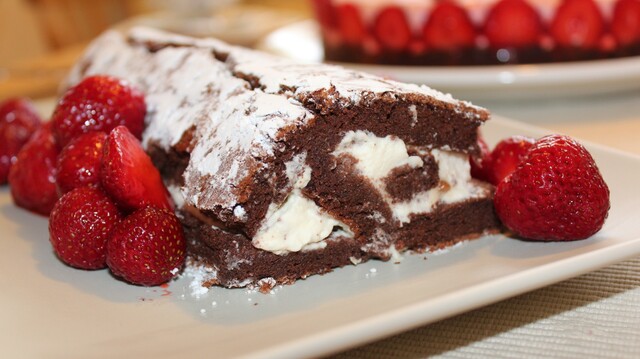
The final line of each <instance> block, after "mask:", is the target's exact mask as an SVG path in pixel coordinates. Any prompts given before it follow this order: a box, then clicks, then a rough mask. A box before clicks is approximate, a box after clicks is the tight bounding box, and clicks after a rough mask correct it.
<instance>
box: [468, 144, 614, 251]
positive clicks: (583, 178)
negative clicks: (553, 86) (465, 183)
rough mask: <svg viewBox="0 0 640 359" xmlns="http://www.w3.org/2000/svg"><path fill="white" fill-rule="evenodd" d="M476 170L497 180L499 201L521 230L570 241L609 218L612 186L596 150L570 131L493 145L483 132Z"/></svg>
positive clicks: (504, 217) (508, 222)
mask: <svg viewBox="0 0 640 359" xmlns="http://www.w3.org/2000/svg"><path fill="white" fill-rule="evenodd" d="M479 145H480V149H481V154H480V155H479V156H477V157H472V158H471V159H470V162H471V169H472V176H474V177H475V178H478V179H481V180H485V181H488V182H490V183H492V184H494V185H495V186H496V192H495V197H494V205H495V209H496V213H497V214H498V217H499V218H500V220H501V221H502V223H503V224H504V225H505V226H506V227H507V228H508V229H509V230H511V231H512V232H513V233H514V234H516V235H517V236H520V237H522V238H526V239H531V240H541V241H570V240H579V239H584V238H588V237H590V236H592V235H593V234H595V233H596V232H598V231H599V230H600V229H601V228H602V226H603V224H604V221H605V220H606V218H607V215H608V212H609V207H610V201H609V188H608V187H607V184H606V183H605V182H604V179H603V178H602V174H601V173H600V171H599V169H598V167H597V166H596V163H595V161H594V160H593V157H591V154H590V153H589V152H588V151H587V150H586V149H585V148H584V146H582V145H581V144H580V143H578V142H577V141H575V140H574V139H572V138H570V137H568V136H562V135H550V136H545V137H542V138H540V139H538V140H534V139H532V138H528V137H524V136H513V137H510V138H507V139H504V140H502V141H500V142H499V143H498V144H497V145H496V147H495V148H494V149H493V151H489V149H488V146H487V145H486V143H485V142H484V141H483V140H482V138H479Z"/></svg>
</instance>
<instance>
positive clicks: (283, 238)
mask: <svg viewBox="0 0 640 359" xmlns="http://www.w3.org/2000/svg"><path fill="white" fill-rule="evenodd" d="M305 158H306V153H302V154H299V155H297V156H296V157H294V158H293V160H291V161H290V162H288V163H286V173H287V177H288V178H289V181H290V183H292V184H293V190H292V191H291V193H290V194H289V196H288V197H287V199H286V200H285V201H284V203H283V204H281V205H277V204H275V203H272V204H271V205H270V206H269V209H268V210H267V215H266V217H265V220H264V222H263V223H262V225H261V227H260V229H259V230H258V232H257V233H256V234H255V235H254V237H253V240H252V243H253V245H254V246H255V247H256V248H260V249H263V250H266V251H269V252H273V253H275V254H286V253H288V252H298V251H301V250H312V249H318V248H324V247H325V246H326V243H324V242H323V240H324V239H326V238H327V237H329V236H331V234H332V233H333V232H334V228H336V227H337V228H340V229H341V232H342V233H344V234H345V235H347V236H353V233H351V232H350V231H349V228H348V226H347V225H346V224H344V223H342V222H341V221H339V220H337V219H335V218H333V217H332V216H330V215H329V214H328V213H326V212H324V211H323V210H322V209H321V208H320V207H318V205H316V204H315V202H313V201H312V200H311V199H309V198H307V197H305V196H304V195H303V194H302V192H301V189H302V188H304V187H305V186H306V185H307V184H308V183H309V181H310V180H311V168H310V167H309V166H307V165H306V164H305Z"/></svg>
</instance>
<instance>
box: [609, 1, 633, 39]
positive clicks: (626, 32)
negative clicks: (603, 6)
mask: <svg viewBox="0 0 640 359" xmlns="http://www.w3.org/2000/svg"><path fill="white" fill-rule="evenodd" d="M611 32H612V33H613V36H614V37H615V38H616V40H618V42H619V43H620V44H621V45H625V46H626V45H631V44H633V43H636V42H638V41H640V0H618V2H616V4H615V6H614V8H613V20H612V21H611Z"/></svg>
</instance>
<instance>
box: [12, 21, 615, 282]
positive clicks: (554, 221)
mask: <svg viewBox="0 0 640 359" xmlns="http://www.w3.org/2000/svg"><path fill="white" fill-rule="evenodd" d="M65 87H66V88H67V90H66V92H65V93H64V94H63V95H62V97H61V99H60V101H59V102H58V105H57V107H56V109H55V111H54V113H53V115H52V118H51V120H50V121H48V122H46V123H45V124H44V125H42V124H41V122H40V119H39V117H34V116H33V112H32V111H31V110H30V106H29V104H28V102H26V101H21V100H15V101H9V102H7V103H6V104H5V105H0V114H3V115H2V116H0V134H1V135H3V136H4V138H5V140H6V141H7V143H8V144H10V146H0V156H4V157H6V158H8V160H7V163H8V165H7V167H8V172H9V174H8V182H9V185H10V186H11V195H12V197H13V199H14V202H15V203H16V204H17V205H18V206H20V207H23V208H25V209H28V210H31V211H33V212H35V213H38V214H42V215H48V216H49V241H50V243H51V245H52V246H53V250H54V252H55V253H56V255H57V256H58V257H59V258H60V260H61V261H62V262H64V263H66V264H68V265H70V266H73V267H77V268H80V269H85V270H98V269H103V268H107V267H108V268H109V270H110V271H111V272H112V273H113V274H114V275H115V276H117V277H120V278H122V279H124V280H126V281H128V282H131V283H133V284H138V285H146V286H149V285H158V284H161V283H164V282H166V281H169V280H171V279H172V278H174V277H175V276H176V275H178V274H179V273H180V272H181V270H182V268H183V267H185V265H186V267H187V268H188V269H189V273H194V271H195V273H197V275H196V277H198V278H199V280H201V281H202V283H201V284H203V285H205V286H212V285H219V286H224V287H244V286H249V287H259V288H261V289H263V290H268V289H270V288H272V287H273V286H274V285H276V284H287V283H293V282H295V281H296V280H299V279H303V278H306V277H307V276H310V275H314V274H322V273H326V272H329V271H331V270H333V269H334V268H337V267H342V266H347V265H357V264H359V263H362V262H365V261H368V260H375V259H379V260H387V261H388V260H390V259H392V258H394V259H398V258H399V256H400V255H401V253H402V252H405V251H418V252H423V251H429V250H435V249H441V248H445V247H448V246H451V245H453V244H455V243H458V242H460V241H463V240H471V239H475V238H479V237H481V236H483V235H485V234H489V233H496V232H500V231H504V230H505V229H506V230H508V231H509V233H513V234H514V236H517V237H520V238H525V239H531V240H539V241H565V240H578V239H585V238H588V237H590V236H591V235H593V234H594V233H596V232H597V231H598V230H600V228H601V227H602V225H603V223H604V220H605V219H606V217H607V213H608V210H609V190H608V188H607V186H606V184H605V183H604V181H603V179H602V176H601V175H600V172H599V171H598V168H597V166H596V164H595V162H594V160H593V158H591V155H590V154H589V153H588V152H587V151H586V150H585V149H584V147H582V146H581V145H580V144H579V143H577V142H576V141H574V140H573V139H571V138H568V137H566V136H548V137H543V138H541V139H538V140H535V139H529V138H526V137H512V138H508V139H505V140H504V141H503V142H501V143H499V144H498V145H497V146H496V147H495V149H494V150H493V151H489V149H488V146H487V145H486V144H485V143H484V141H483V140H482V137H481V136H479V128H480V127H481V126H482V125H483V124H484V123H485V122H486V121H487V120H489V112H488V111H487V110H486V109H483V108H480V107H477V106H474V105H472V104H470V103H468V102H464V101H459V100H456V99H454V98H452V97H451V96H450V95H445V94H442V93H440V92H438V91H436V90H433V89H431V88H428V87H426V86H417V85H411V84H403V83H399V82H394V81H390V80H386V79H383V78H379V77H375V76H372V75H368V74H365V73H361V72H356V71H351V70H347V69H344V68H341V67H336V66H331V65H322V64H308V63H297V62H294V61H291V60H287V59H281V58H277V57H273V56H271V55H268V54H263V53H259V52H255V51H252V50H248V49H243V48H239V47H234V46H230V45H228V44H225V43H222V42H220V41H217V40H215V39H193V38H188V37H183V36H178V35H173V34H168V33H164V32H160V31H157V30H152V29H147V28H136V29H132V30H130V31H129V32H127V33H124V34H123V33H120V32H116V31H110V32H107V33H105V34H104V35H102V36H101V37H100V38H98V39H96V40H95V41H94V43H93V44H92V45H91V46H90V47H89V48H88V50H87V52H86V53H85V54H84V55H83V56H82V57H81V59H80V61H79V62H78V63H77V65H76V66H75V67H74V68H73V69H72V71H71V73H70V75H69V77H68V80H67V82H66V83H65ZM25 138H26V139H27V140H26V142H25Z"/></svg>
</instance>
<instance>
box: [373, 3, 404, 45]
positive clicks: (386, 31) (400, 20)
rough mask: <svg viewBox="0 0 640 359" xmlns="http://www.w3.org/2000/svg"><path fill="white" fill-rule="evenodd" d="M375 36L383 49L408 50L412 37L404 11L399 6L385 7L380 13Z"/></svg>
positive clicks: (377, 18)
mask: <svg viewBox="0 0 640 359" xmlns="http://www.w3.org/2000/svg"><path fill="white" fill-rule="evenodd" d="M373 34H374V36H375V37H376V38H377V39H378V41H379V42H380V44H381V45H382V46H383V47H385V48H387V49H390V50H394V51H401V50H404V49H406V48H407V46H409V42H411V37H412V35H411V28H409V24H408V23H407V18H406V17H405V16H404V11H402V9H400V8H399V7H397V6H388V7H385V8H384V9H382V10H381V11H380V12H379V13H378V15H377V16H376V20H375V23H374V25H373Z"/></svg>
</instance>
